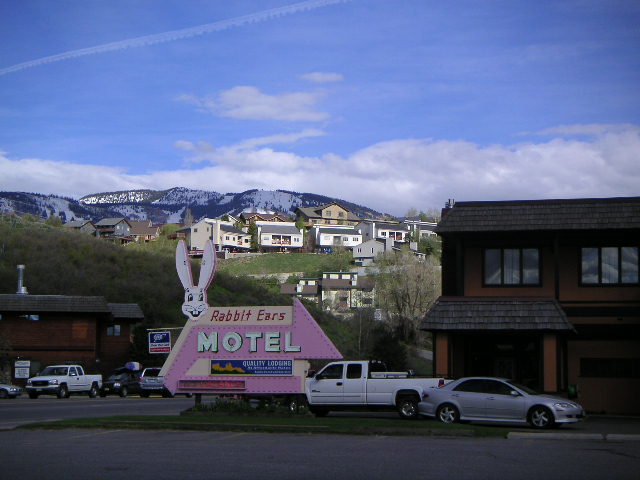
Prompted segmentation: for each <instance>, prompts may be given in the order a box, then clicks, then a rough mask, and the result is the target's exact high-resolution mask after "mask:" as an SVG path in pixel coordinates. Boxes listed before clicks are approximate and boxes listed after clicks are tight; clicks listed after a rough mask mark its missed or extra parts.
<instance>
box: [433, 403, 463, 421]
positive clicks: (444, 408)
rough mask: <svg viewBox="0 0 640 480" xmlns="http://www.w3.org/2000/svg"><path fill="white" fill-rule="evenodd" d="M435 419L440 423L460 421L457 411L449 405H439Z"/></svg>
mask: <svg viewBox="0 0 640 480" xmlns="http://www.w3.org/2000/svg"><path fill="white" fill-rule="evenodd" d="M436 417H437V418H438V420H440V421H441V422H442V423H456V422H458V421H460V413H459V412H458V409H457V408H456V407H454V406H453V405H451V404H450V403H445V404H444V405H440V406H439V407H438V411H437V412H436Z"/></svg>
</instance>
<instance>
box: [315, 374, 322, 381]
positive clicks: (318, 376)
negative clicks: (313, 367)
mask: <svg viewBox="0 0 640 480" xmlns="http://www.w3.org/2000/svg"><path fill="white" fill-rule="evenodd" d="M315 379H316V380H324V375H323V374H322V373H319V374H317V375H316V376H315Z"/></svg>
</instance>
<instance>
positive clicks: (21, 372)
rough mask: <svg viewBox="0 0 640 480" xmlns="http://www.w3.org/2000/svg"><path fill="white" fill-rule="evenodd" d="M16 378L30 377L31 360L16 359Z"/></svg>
mask: <svg viewBox="0 0 640 480" xmlns="http://www.w3.org/2000/svg"><path fill="white" fill-rule="evenodd" d="M14 368H15V375H14V376H15V378H29V370H30V368H31V360H16V362H15V364H14Z"/></svg>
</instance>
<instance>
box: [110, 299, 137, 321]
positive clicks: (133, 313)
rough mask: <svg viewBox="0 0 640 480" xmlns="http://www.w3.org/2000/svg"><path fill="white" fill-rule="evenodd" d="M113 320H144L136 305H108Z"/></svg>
mask: <svg viewBox="0 0 640 480" xmlns="http://www.w3.org/2000/svg"><path fill="white" fill-rule="evenodd" d="M107 306H108V307H109V310H110V311H111V315H113V318H114V319H115V318H137V319H140V320H142V319H144V313H142V309H141V308H140V305H138V304H137V303H108V304H107Z"/></svg>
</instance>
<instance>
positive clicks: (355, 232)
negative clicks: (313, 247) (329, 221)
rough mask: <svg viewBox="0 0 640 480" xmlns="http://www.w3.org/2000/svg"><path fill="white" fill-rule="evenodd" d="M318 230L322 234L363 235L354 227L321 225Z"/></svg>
mask: <svg viewBox="0 0 640 480" xmlns="http://www.w3.org/2000/svg"><path fill="white" fill-rule="evenodd" d="M318 232H320V234H323V233H324V234H327V233H331V234H338V235H362V234H361V233H360V232H359V231H358V230H355V229H353V228H332V227H319V228H318Z"/></svg>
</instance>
